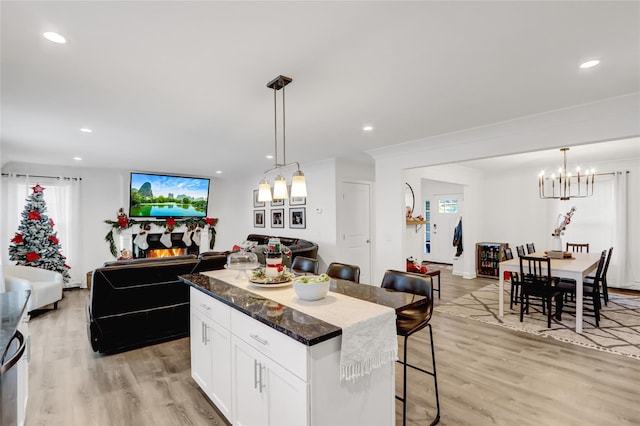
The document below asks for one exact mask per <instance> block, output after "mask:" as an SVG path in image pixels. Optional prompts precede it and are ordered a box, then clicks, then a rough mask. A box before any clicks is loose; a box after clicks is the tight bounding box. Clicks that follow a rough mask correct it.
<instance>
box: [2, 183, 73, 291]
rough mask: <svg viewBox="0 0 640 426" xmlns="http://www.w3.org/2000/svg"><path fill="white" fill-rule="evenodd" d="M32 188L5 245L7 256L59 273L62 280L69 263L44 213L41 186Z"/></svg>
mask: <svg viewBox="0 0 640 426" xmlns="http://www.w3.org/2000/svg"><path fill="white" fill-rule="evenodd" d="M32 189H33V194H31V195H30V196H29V197H28V198H27V199H26V201H27V205H26V206H25V207H24V211H23V212H22V221H21V222H20V226H18V232H16V235H15V237H13V239H12V240H11V245H9V259H11V260H14V261H16V262H17V263H16V264H17V265H24V266H35V267H36V268H42V269H48V270H50V271H56V272H60V273H61V274H62V277H63V278H64V282H65V283H66V282H68V281H69V279H70V278H71V276H70V275H69V269H70V266H69V265H67V264H66V263H65V261H66V257H65V256H63V255H62V253H61V252H60V250H61V248H60V242H59V241H58V237H57V236H56V232H54V231H53V226H54V223H53V220H52V219H49V217H48V216H47V215H46V214H44V212H46V211H47V205H46V202H45V201H44V192H43V191H44V188H43V187H41V186H40V185H36V186H34V187H33V188H32Z"/></svg>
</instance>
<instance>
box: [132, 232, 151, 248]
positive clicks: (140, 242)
mask: <svg viewBox="0 0 640 426" xmlns="http://www.w3.org/2000/svg"><path fill="white" fill-rule="evenodd" d="M148 235H149V234H147V233H146V232H145V231H140V233H139V234H138V235H136V238H135V239H134V240H133V242H134V243H135V244H136V245H137V246H138V247H139V248H140V250H146V249H148V248H149V242H148V241H147V236H148Z"/></svg>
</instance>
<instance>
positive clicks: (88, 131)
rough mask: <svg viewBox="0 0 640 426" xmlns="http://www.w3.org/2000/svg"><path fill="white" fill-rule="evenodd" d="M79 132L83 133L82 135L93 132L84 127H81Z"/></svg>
mask: <svg viewBox="0 0 640 426" xmlns="http://www.w3.org/2000/svg"><path fill="white" fill-rule="evenodd" d="M80 131H81V132H84V133H91V132H93V130H91V129H87V128H86V127H83V128H82V129H80Z"/></svg>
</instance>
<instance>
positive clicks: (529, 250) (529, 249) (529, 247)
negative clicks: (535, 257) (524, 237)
mask: <svg viewBox="0 0 640 426" xmlns="http://www.w3.org/2000/svg"><path fill="white" fill-rule="evenodd" d="M535 252H536V246H535V245H533V243H527V254H531V253H535Z"/></svg>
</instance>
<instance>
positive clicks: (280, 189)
mask: <svg viewBox="0 0 640 426" xmlns="http://www.w3.org/2000/svg"><path fill="white" fill-rule="evenodd" d="M292 81H293V80H292V79H291V78H290V77H285V76H284V75H279V76H277V77H276V78H274V79H273V80H271V81H270V82H269V83H267V87H268V88H270V89H273V113H274V114H273V122H274V143H275V155H274V159H275V160H274V164H273V167H272V168H271V169H269V170H267V171H265V172H264V178H263V179H262V180H261V181H260V184H259V185H258V201H261V202H263V201H272V200H284V199H286V198H289V191H288V185H287V180H286V179H285V177H284V176H283V175H282V169H283V168H285V167H289V166H293V165H295V166H297V170H296V171H295V172H294V173H293V177H292V179H291V196H292V197H306V196H307V183H306V180H305V177H304V173H302V170H300V164H299V163H297V162H292V163H287V146H286V133H285V124H286V122H285V89H284V88H285V86H286V85H287V84H289V83H291V82H292ZM280 89H282V163H280V162H278V151H279V150H278V107H277V92H278V90H280ZM274 170H278V176H277V177H276V178H275V180H274V181H273V190H272V189H271V186H270V185H269V180H268V179H267V174H268V173H269V172H272V171H274Z"/></svg>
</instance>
